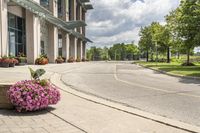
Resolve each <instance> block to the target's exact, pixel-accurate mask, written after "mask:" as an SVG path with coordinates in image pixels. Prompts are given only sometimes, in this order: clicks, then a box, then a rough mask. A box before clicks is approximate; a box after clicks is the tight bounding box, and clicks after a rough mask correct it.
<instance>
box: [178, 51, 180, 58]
mask: <svg viewBox="0 0 200 133" xmlns="http://www.w3.org/2000/svg"><path fill="white" fill-rule="evenodd" d="M178 59H180V52H179V51H178Z"/></svg>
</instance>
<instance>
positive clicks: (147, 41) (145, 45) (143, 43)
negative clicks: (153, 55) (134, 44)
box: [138, 26, 154, 62]
mask: <svg viewBox="0 0 200 133" xmlns="http://www.w3.org/2000/svg"><path fill="white" fill-rule="evenodd" d="M139 36H140V40H139V44H138V45H139V49H140V51H146V59H147V60H146V61H147V62H148V61H149V52H150V51H151V50H152V49H154V44H153V41H152V34H151V27H150V26H145V27H141V29H140V33H139Z"/></svg>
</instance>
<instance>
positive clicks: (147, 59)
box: [147, 50, 149, 62]
mask: <svg viewBox="0 0 200 133" xmlns="http://www.w3.org/2000/svg"><path fill="white" fill-rule="evenodd" d="M147 62H149V51H148V50H147Z"/></svg>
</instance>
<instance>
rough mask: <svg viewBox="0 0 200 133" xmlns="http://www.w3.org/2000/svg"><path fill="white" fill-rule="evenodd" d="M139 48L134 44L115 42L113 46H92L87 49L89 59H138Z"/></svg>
mask: <svg viewBox="0 0 200 133" xmlns="http://www.w3.org/2000/svg"><path fill="white" fill-rule="evenodd" d="M138 55H139V49H138V47H137V46H136V45H134V44H124V43H121V44H120V43H119V44H114V45H113V46H112V47H110V48H107V47H104V48H97V47H91V48H90V49H89V50H87V58H88V59H89V60H95V61H96V60H97V61H98V60H133V59H138V57H139V56H138Z"/></svg>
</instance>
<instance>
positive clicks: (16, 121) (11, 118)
mask: <svg viewBox="0 0 200 133" xmlns="http://www.w3.org/2000/svg"><path fill="white" fill-rule="evenodd" d="M66 65H67V66H66V67H68V68H69V69H74V67H75V65H71V64H66ZM77 65H78V64H77ZM63 66H65V64H64V65H63ZM32 67H33V68H38V66H32ZM39 67H40V68H41V66H39ZM42 67H43V68H44V69H46V70H47V74H46V75H45V76H44V77H46V78H49V79H51V81H52V82H53V83H54V84H56V85H57V86H59V87H61V94H62V95H61V101H60V102H59V104H57V105H56V106H53V107H51V108H49V109H48V110H46V111H39V112H32V113H25V114H22V113H21V114H20V113H16V112H15V111H13V110H9V111H8V110H0V133H4V132H5V133H7V132H8V133H18V132H19V133H21V132H24V133H29V132H30V133H32V132H34V133H37V132H38V133H43V132H47V133H48V132H52V133H56V132H63V133H79V132H80V133H81V132H88V133H185V132H186V131H184V130H181V129H177V128H174V127H171V126H167V125H164V124H160V123H158V122H155V121H152V120H149V119H145V118H142V117H139V116H136V115H133V114H130V113H127V112H124V111H122V110H118V109H115V108H112V107H109V106H105V105H102V104H98V103H95V101H89V100H86V99H84V98H81V97H79V96H75V95H74V94H71V93H70V92H69V91H68V89H70V88H69V87H67V86H65V85H64V84H63V83H62V82H61V81H60V80H59V77H58V76H56V75H58V74H55V73H54V72H53V71H51V69H50V68H51V67H54V69H56V65H47V66H42ZM29 77H30V76H29V71H28V70H27V66H24V67H16V68H14V69H0V82H8V83H9V82H16V81H18V80H23V79H27V78H29Z"/></svg>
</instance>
